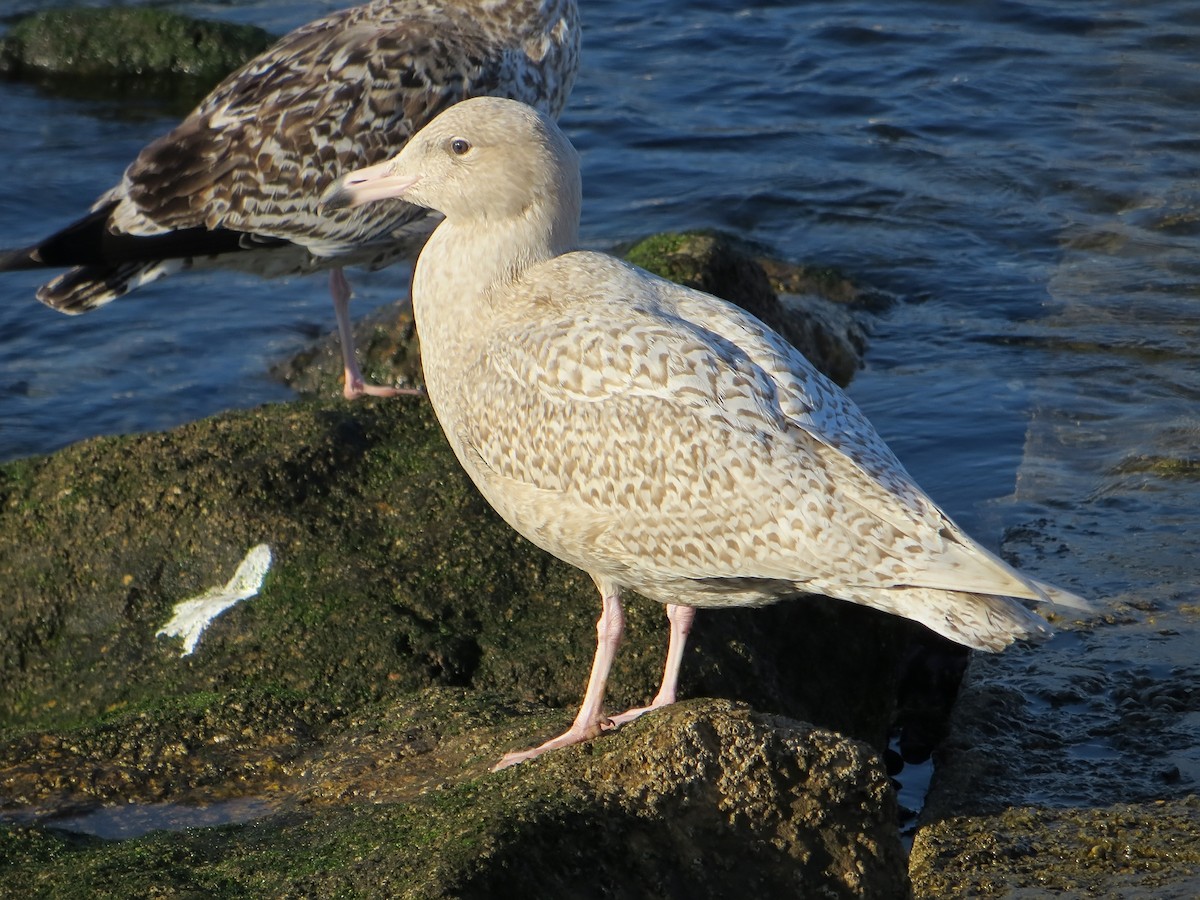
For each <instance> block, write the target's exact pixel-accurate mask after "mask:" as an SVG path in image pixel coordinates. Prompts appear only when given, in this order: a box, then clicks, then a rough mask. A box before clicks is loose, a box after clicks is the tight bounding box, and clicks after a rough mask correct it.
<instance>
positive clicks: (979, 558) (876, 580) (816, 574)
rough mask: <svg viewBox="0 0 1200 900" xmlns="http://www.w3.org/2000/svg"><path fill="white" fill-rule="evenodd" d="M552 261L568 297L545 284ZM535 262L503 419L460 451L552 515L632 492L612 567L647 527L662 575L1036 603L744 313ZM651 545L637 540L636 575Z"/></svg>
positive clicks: (603, 507) (590, 263) (568, 260)
mask: <svg viewBox="0 0 1200 900" xmlns="http://www.w3.org/2000/svg"><path fill="white" fill-rule="evenodd" d="M564 265H565V266H566V269H565V270H564V271H567V270H570V271H573V273H574V276H573V277H574V278H575V285H576V290H575V292H574V293H570V292H567V291H563V290H561V286H560V285H558V284H557V283H556V282H557V280H558V278H559V277H560V273H559V272H557V271H556V268H559V267H562V266H564ZM581 268H582V269H584V270H585V272H586V275H587V289H586V290H584V291H581V290H579V284H580V282H581V281H582V279H580V278H579V277H578V276H579V270H580V269H581ZM535 271H536V281H535V282H534V283H528V284H519V285H518V286H516V287H515V288H514V289H513V292H512V293H513V294H515V295H520V296H519V297H518V298H517V299H515V300H514V299H512V298H505V301H504V303H503V304H501V305H502V306H503V305H509V306H510V307H511V309H512V314H511V315H506V314H505V313H503V312H502V313H500V314H499V315H498V318H497V321H496V328H495V329H494V331H493V333H492V335H491V336H490V339H489V341H488V348H487V357H488V365H489V366H491V368H492V373H491V375H492V378H493V379H494V383H495V384H496V385H497V386H498V387H497V389H496V394H498V395H500V398H498V403H499V405H500V407H501V410H502V411H501V412H499V413H497V414H496V415H495V416H494V417H493V418H491V419H481V420H477V421H476V422H475V423H474V428H473V433H472V435H471V436H470V441H471V443H472V445H473V446H474V447H476V448H477V452H478V453H479V456H480V458H481V459H482V461H483V462H484V463H485V464H486V465H487V466H488V467H490V469H491V470H492V472H493V473H494V474H495V475H496V476H499V477H503V478H505V479H507V480H508V489H509V490H510V491H511V490H512V483H514V482H523V483H525V484H526V485H528V487H529V488H533V489H536V490H538V491H542V492H549V493H546V494H545V497H544V501H543V502H544V504H545V505H547V506H549V505H551V504H553V503H559V504H562V505H564V506H570V505H572V504H580V503H582V505H583V506H585V507H587V508H588V509H590V510H591V511H592V512H593V513H596V512H600V511H606V512H607V513H608V515H609V516H614V515H618V514H619V513H620V512H621V509H620V507H621V505H622V504H623V503H626V502H629V503H633V502H634V501H633V498H635V497H639V498H641V500H640V502H642V503H644V504H645V505H643V506H639V507H637V508H633V507H632V506H631V507H630V508H629V509H627V510H626V512H627V513H628V515H627V516H626V519H628V521H624V522H623V525H622V527H621V528H620V529H619V530H616V531H614V532H613V533H612V534H611V535H610V536H609V537H608V538H607V539H605V540H607V541H609V542H616V543H615V544H614V545H613V546H610V547H607V548H606V556H609V557H611V558H613V559H619V558H620V555H621V553H620V547H619V546H616V544H619V543H621V542H626V541H628V542H632V543H634V544H636V543H637V542H638V541H639V537H638V533H639V531H641V530H645V531H646V532H647V534H649V532H650V531H654V532H655V539H656V541H657V542H658V543H659V544H660V545H661V546H665V547H668V548H672V549H669V550H668V551H667V553H666V556H667V557H669V558H664V559H663V560H662V561H661V562H660V563H659V565H660V566H661V567H662V568H663V572H664V574H665V572H666V570H667V569H672V568H673V570H674V574H675V575H677V576H686V575H688V574H689V573H691V572H695V573H704V574H705V575H706V576H707V577H717V576H722V575H726V576H728V577H742V578H747V577H748V578H764V579H777V580H781V581H788V582H792V583H794V584H797V585H798V586H799V585H803V586H805V587H807V588H808V589H811V590H814V591H822V592H835V590H836V588H837V587H845V586H855V585H857V586H862V587H864V588H871V589H879V588H893V587H903V588H907V587H916V588H933V589H945V590H955V591H964V592H966V591H969V592H978V593H985V594H1003V595H1005V596H1018V597H1027V598H1032V599H1045V597H1044V595H1043V593H1042V592H1041V591H1040V590H1039V589H1038V588H1036V587H1034V586H1033V585H1032V584H1030V583H1029V582H1028V581H1026V580H1025V579H1024V578H1022V577H1021V576H1020V575H1018V574H1016V573H1015V572H1014V571H1013V570H1012V569H1011V568H1010V567H1008V566H1007V565H1006V564H1004V563H1003V562H1001V561H1000V560H998V559H997V558H995V557H994V556H992V555H991V554H990V553H987V552H986V551H984V550H982V549H981V548H979V547H978V546H977V545H975V544H974V543H973V542H972V541H970V539H969V538H967V537H966V536H965V535H963V534H962V532H961V531H960V530H959V529H958V528H957V527H956V526H955V525H954V524H953V523H952V522H951V521H950V520H949V519H947V518H946V517H945V516H944V514H942V513H941V511H940V510H938V509H937V507H936V506H935V505H934V504H933V503H932V501H930V500H929V499H928V498H927V497H926V496H925V494H924V493H923V492H922V491H921V490H920V489H919V488H918V487H917V486H916V485H915V483H913V481H912V479H911V477H910V476H909V475H908V473H907V472H906V471H905V470H904V468H903V466H901V465H900V463H899V462H898V461H896V460H895V458H894V456H892V454H891V452H890V451H889V450H888V449H887V448H886V446H885V445H884V444H883V442H882V440H881V439H880V438H879V437H878V435H877V434H876V433H875V431H874V429H873V428H871V426H870V425H869V423H868V422H867V421H866V419H865V418H864V417H863V416H862V414H861V412H859V411H858V409H857V407H855V406H854V404H853V403H852V402H851V401H850V400H849V398H847V397H845V395H844V394H842V392H841V391H839V390H838V389H837V388H836V386H834V385H833V384H832V383H830V382H828V381H827V380H826V379H825V378H824V377H823V376H821V375H820V374H819V373H818V372H817V371H816V370H815V369H814V368H813V367H812V366H811V364H809V363H808V362H807V360H805V359H804V358H803V357H802V356H801V355H800V354H799V353H798V352H797V351H795V350H794V349H793V348H791V347H790V346H788V345H787V344H786V343H784V342H783V341H782V339H780V338H778V337H777V336H776V335H774V333H772V332H770V331H769V330H768V329H766V327H765V326H764V325H762V324H761V323H759V322H758V320H756V319H754V318H753V317H752V316H749V315H748V314H746V313H744V312H741V311H740V310H737V309H736V308H733V307H730V306H728V305H727V304H725V303H724V302H723V301H719V300H716V299H715V298H711V297H708V296H707V295H704V294H700V293H698V292H694V291H689V290H687V289H684V288H679V287H678V286H675V285H673V284H671V283H669V282H665V281H662V280H660V279H657V278H654V277H653V276H649V275H648V274H646V273H643V272H641V271H640V270H637V269H634V268H633V267H630V266H627V265H625V264H623V263H620V262H618V261H615V260H612V259H611V258H608V257H604V256H600V255H597V254H583V253H576V254H569V255H567V256H564V257H560V258H559V259H558V260H555V261H553V262H551V263H549V264H547V265H546V266H543V267H541V268H540V269H538V270H535ZM561 277H567V276H561ZM566 296H569V297H571V301H570V304H569V305H563V304H562V303H561V300H559V299H555V298H562V297H566ZM621 297H636V298H638V299H637V300H636V301H635V302H631V303H623V302H621V301H620V300H619V299H617V300H614V299H613V298H621ZM539 298H542V299H539ZM530 303H532V304H534V305H540V307H541V308H539V309H536V310H532V311H531V310H530V308H529V305H528V304H530ZM717 329H720V332H718V331H717ZM497 376H498V377H497ZM518 397H519V398H520V399H514V398H518ZM501 398H502V399H501ZM510 403H512V404H518V405H520V406H521V407H522V415H523V416H524V417H525V420H526V421H525V424H524V426H523V428H524V430H525V435H521V434H517V433H515V431H514V430H513V429H512V428H511V427H510V425H509V418H510V416H511V411H509V410H506V409H504V407H506V406H507V405H509V404H510ZM568 410H569V411H568ZM656 429H661V431H662V438H663V439H662V440H661V442H660V441H657V440H656V437H655V435H654V432H655V430H656ZM637 441H641V442H643V444H645V446H630V442H637ZM513 446H525V447H528V448H529V459H528V465H523V464H522V463H523V462H525V460H523V459H522V458H521V454H518V455H517V457H516V458H514V457H513V455H512V454H511V453H508V454H507V455H506V451H505V449H504V448H512V447H513ZM567 458H569V459H571V460H572V463H571V465H570V467H569V468H568V467H564V466H563V465H562V464H560V463H559V460H561V459H567ZM630 460H632V462H631V461H630ZM639 467H644V469H645V471H638V469H639ZM594 485H608V486H609V489H610V490H612V491H613V492H614V493H613V494H612V495H611V496H606V495H605V494H604V492H603V491H602V490H598V489H596V488H595V487H594ZM710 486H711V487H712V488H713V489H710ZM554 492H558V494H559V496H558V498H557V499H556V500H552V499H551V497H552V495H553V493H554ZM626 493H628V496H629V500H628V501H626V500H625V499H623V495H624V494H626ZM530 496H531V497H532V495H530ZM564 514H565V513H562V512H560V511H554V512H553V514H552V515H551V518H555V517H560V516H561V515H564ZM618 517H619V515H618ZM652 519H653V521H651V520H652ZM726 532H728V534H726ZM605 540H601V541H600V543H601V545H603V544H604V543H605ZM652 543H653V542H651V541H650V540H649V539H647V540H646V542H645V545H644V546H639V547H637V548H636V551H635V552H636V555H637V556H638V558H639V559H640V560H641V561H642V564H643V565H644V564H645V561H646V559H647V556H648V555H649V554H652V553H654V552H656V551H655V550H654V549H653V548H652ZM688 548H690V549H688ZM594 551H595V548H594ZM631 552H634V551H631ZM802 556H803V557H805V558H801V557H802ZM649 568H654V566H650V567H649Z"/></svg>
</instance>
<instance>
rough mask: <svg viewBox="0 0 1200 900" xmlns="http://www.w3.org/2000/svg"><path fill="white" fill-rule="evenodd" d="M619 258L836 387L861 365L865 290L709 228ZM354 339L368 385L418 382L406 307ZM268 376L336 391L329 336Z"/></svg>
mask: <svg viewBox="0 0 1200 900" xmlns="http://www.w3.org/2000/svg"><path fill="white" fill-rule="evenodd" d="M623 255H624V256H625V258H626V259H628V260H629V261H630V262H632V263H634V264H635V265H638V266H641V267H642V268H645V269H648V270H649V271H651V272H654V273H655V274H657V275H661V276H663V277H664V278H669V279H671V280H672V281H676V282H678V283H680V284H684V285H687V286H688V287H694V288H697V289H699V290H702V291H706V292H707V293H710V294H714V295H716V296H718V297H721V298H723V299H725V300H728V301H730V302H731V303H736V304H737V305H739V306H741V307H742V308H743V309H746V310H748V311H749V312H751V313H753V314H754V315H756V316H758V317H759V318H760V319H762V320H763V321H764V322H766V323H767V324H768V325H770V326H771V327H772V328H774V329H775V330H776V331H778V332H779V333H780V334H782V335H783V336H784V337H785V338H787V339H788V341H789V342H790V343H791V344H792V345H793V346H795V347H797V348H798V349H799V350H800V351H801V352H802V353H804V355H805V356H807V357H808V359H809V360H811V361H812V363H813V364H814V365H815V366H816V367H817V368H818V369H820V370H821V371H822V372H824V373H825V374H826V375H828V376H829V377H830V378H832V379H833V380H834V381H836V382H837V383H838V384H841V385H846V384H848V383H849V382H850V379H851V378H852V377H853V376H854V373H855V372H856V371H858V369H859V367H860V366H861V365H862V355H863V352H864V351H865V350H866V331H865V329H864V328H863V325H862V323H861V321H860V320H859V318H858V317H857V316H856V314H855V312H854V310H855V309H865V308H874V306H875V305H876V304H874V302H873V301H871V299H870V298H871V296H872V295H870V294H869V293H868V292H865V291H863V290H861V289H859V288H857V287H855V286H854V285H853V283H852V282H850V281H849V280H848V279H846V278H845V277H844V276H841V275H839V274H837V273H834V272H833V271H831V270H829V269H819V268H813V267H807V266H802V265H797V264H791V263H785V262H782V261H780V260H775V259H771V258H770V257H767V256H764V255H762V254H761V253H760V252H758V251H757V249H756V248H754V247H751V246H749V245H747V244H745V243H744V242H741V241H738V240H737V239H735V238H733V237H731V236H729V235H726V234H722V233H720V232H708V231H687V232H679V233H674V232H671V233H666V234H659V235H654V236H652V237H649V238H646V239H645V240H642V241H639V242H637V243H635V244H633V245H632V246H630V247H629V248H627V249H626V250H625V252H624V254H623ZM768 273H769V276H768ZM780 294H784V295H785V301H786V302H784V301H781V299H780ZM355 342H356V346H357V347H358V351H359V352H358V356H359V360H360V361H361V363H362V366H363V371H364V373H365V374H366V375H367V377H368V379H369V380H371V381H374V382H376V383H380V384H393V385H397V386H399V387H411V386H414V385H419V384H421V354H420V348H419V344H418V340H417V335H416V329H415V327H414V326H413V320H412V308H411V306H410V305H409V304H408V303H407V302H404V303H398V304H395V305H392V306H388V307H384V308H382V309H379V310H376V311H375V312H374V313H372V314H371V315H368V316H364V317H363V318H362V319H361V320H360V321H359V322H358V323H357V324H356V325H355ZM274 374H275V375H276V377H278V378H280V379H281V380H282V381H284V382H285V383H287V384H288V385H290V386H291V387H293V388H295V389H296V390H298V391H302V392H304V393H320V394H326V395H333V394H335V393H337V392H338V391H339V390H340V389H341V377H342V358H341V349H340V344H339V343H338V341H337V338H336V336H333V337H330V338H328V339H326V340H324V341H322V342H319V343H317V344H315V345H314V346H313V347H311V348H309V349H308V350H305V351H303V352H301V353H299V354H297V355H296V356H295V357H293V358H292V359H290V360H288V361H286V362H284V363H283V364H281V365H279V366H277V367H276V368H275V371H274Z"/></svg>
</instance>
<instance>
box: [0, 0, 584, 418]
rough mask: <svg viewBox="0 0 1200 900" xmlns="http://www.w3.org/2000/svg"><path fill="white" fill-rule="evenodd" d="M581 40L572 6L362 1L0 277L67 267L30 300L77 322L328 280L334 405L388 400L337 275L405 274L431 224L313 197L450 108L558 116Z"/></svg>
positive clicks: (18, 254)
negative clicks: (178, 285) (182, 278)
mask: <svg viewBox="0 0 1200 900" xmlns="http://www.w3.org/2000/svg"><path fill="white" fill-rule="evenodd" d="M579 39H580V35H579V21H578V11H577V9H576V4H575V0H374V2H371V3H367V4H365V5H363V6H357V7H354V8H351V9H347V10H343V11H340V12H336V13H333V14H331V15H329V16H326V17H324V18H321V19H318V20H316V21H314V22H311V23H309V24H307V25H304V26H302V27H300V28H298V29H296V30H295V31H293V32H291V33H290V34H288V35H286V36H285V37H283V38H282V39H281V40H280V41H279V42H278V43H276V44H275V45H274V46H273V47H271V48H270V49H269V50H267V51H266V52H264V53H263V54H261V55H260V56H258V57H256V58H255V59H253V60H251V61H250V62H249V63H247V64H246V65H245V66H243V67H242V68H241V69H239V70H238V71H236V72H234V73H233V74H231V75H230V76H229V77H228V78H226V79H225V80H224V81H223V82H221V84H219V85H218V86H217V87H216V88H215V89H214V90H213V91H212V93H210V94H209V96H208V97H207V98H205V99H204V100H203V101H202V102H201V103H200V104H199V106H197V108H196V109H195V110H194V111H193V112H192V113H191V114H190V115H189V116H188V117H187V118H186V119H184V120H183V122H181V123H180V124H179V125H178V126H176V127H175V128H174V129H173V130H172V131H170V132H168V133H167V134H165V135H163V136H162V137H160V138H158V139H157V140H155V141H153V142H152V143H150V144H149V145H148V146H146V147H145V148H144V149H143V150H142V151H141V153H139V154H138V157H137V159H136V160H134V162H133V163H132V164H130V166H129V167H128V168H127V169H126V170H125V173H124V175H123V177H122V178H121V181H120V183H119V184H118V185H116V186H115V187H113V188H112V189H111V190H109V191H108V192H106V193H105V194H104V195H103V196H101V197H100V198H99V199H98V200H97V201H96V202H95V203H94V204H93V206H92V208H91V212H90V213H89V214H88V215H86V216H84V217H83V218H81V219H80V220H79V221H77V222H75V223H73V224H71V225H69V226H67V227H66V228H64V229H62V230H61V231H59V232H56V233H55V234H53V235H51V236H50V237H48V238H46V239H45V240H43V241H39V242H38V243H37V244H35V245H33V246H31V247H28V248H24V249H22V250H17V251H7V252H4V253H2V254H0V270H3V269H28V268H57V267H70V269H69V271H67V272H66V273H64V274H63V275H60V276H59V277H57V278H55V279H54V280H53V281H51V282H49V283H48V284H46V285H44V286H43V287H42V288H41V289H40V290H39V291H38V293H37V296H38V299H39V300H41V301H42V302H43V303H46V304H48V305H49V306H52V307H54V308H55V309H58V310H61V311H62V312H66V313H71V314H75V313H81V312H85V311H87V310H90V309H94V308H95V307H98V306H102V305H104V304H105V303H108V302H110V301H112V300H114V299H116V298H117V297H120V296H122V295H123V294H125V293H127V292H128V291H130V290H133V289H135V288H137V287H139V286H141V285H143V284H146V283H148V282H151V281H154V280H156V279H158V278H161V277H163V276H165V275H170V274H173V273H176V272H179V271H182V270H185V269H189V268H193V267H201V266H224V267H232V268H239V269H245V270H248V271H251V272H254V273H256V274H259V275H263V276H266V277H277V276H281V275H289V274H301V273H307V272H312V271H316V270H320V269H332V270H333V272H332V273H331V283H330V287H331V292H332V294H333V297H334V305H335V310H336V312H337V317H338V327H339V332H340V335H341V340H342V352H343V356H344V361H345V366H346V372H345V374H346V387H345V392H346V395H347V396H348V397H349V396H357V395H359V394H361V393H385V394H386V393H394V391H393V390H392V389H387V388H378V387H375V386H371V385H366V384H364V383H363V381H362V376H361V374H360V373H359V371H358V366H357V363H356V361H355V357H354V348H353V338H352V336H351V333H350V324H349V315H348V312H347V311H346V304H347V302H348V300H349V286H348V284H347V283H346V281H345V278H344V277H343V275H342V273H341V267H343V266H352V265H361V266H367V267H370V268H378V267H380V266H384V265H387V264H388V263H390V262H394V261H395V260H397V259H400V258H405V257H409V258H411V257H412V256H414V255H415V254H416V252H417V250H418V249H419V248H420V246H421V245H422V244H423V243H424V241H425V239H426V237H428V235H429V232H430V231H431V230H432V228H433V225H434V222H433V220H432V219H431V217H429V216H428V215H427V213H426V211H425V210H422V209H417V208H416V207H414V206H411V205H410V204H408V203H405V202H403V201H400V200H394V201H390V202H387V203H378V204H374V205H373V206H371V207H369V208H362V209H359V210H352V211H351V210H344V211H341V212H338V213H333V214H328V213H322V212H321V211H319V210H318V208H317V200H318V198H319V197H320V195H321V192H322V191H324V190H325V188H326V187H328V185H329V184H331V183H332V182H333V181H334V180H335V179H336V178H337V177H338V176H339V175H341V174H342V173H344V172H346V171H349V170H351V169H355V168H359V167H362V166H366V165H370V164H372V163H376V162H380V161H382V160H384V159H387V158H389V157H390V156H392V155H394V154H395V153H396V152H397V151H399V150H400V148H401V147H403V146H404V143H405V142H406V141H407V140H408V139H409V137H411V136H412V134H414V133H415V132H416V131H417V130H419V129H420V128H421V127H422V126H423V125H424V124H425V123H426V122H428V121H429V120H431V119H432V118H433V117H434V116H436V115H437V114H438V113H439V112H441V111H442V110H444V109H446V108H448V107H449V106H451V105H453V104H454V103H457V102H458V101H460V100H462V99H464V98H466V97H473V96H478V95H482V94H496V95H501V96H506V97H512V98H514V99H519V100H522V101H525V102H527V103H530V104H533V105H534V106H537V107H539V108H541V109H543V110H545V111H546V112H548V113H550V114H551V115H558V113H559V112H561V110H562V108H563V106H564V105H565V104H566V100H567V96H568V95H569V93H570V90H571V86H572V83H573V82H574V78H575V72H576V69H577V66H578V56H579Z"/></svg>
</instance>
